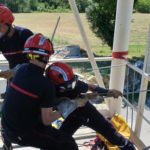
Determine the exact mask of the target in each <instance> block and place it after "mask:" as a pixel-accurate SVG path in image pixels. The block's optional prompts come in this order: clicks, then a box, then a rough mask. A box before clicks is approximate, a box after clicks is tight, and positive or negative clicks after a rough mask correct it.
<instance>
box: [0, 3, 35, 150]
mask: <svg viewBox="0 0 150 150" xmlns="http://www.w3.org/2000/svg"><path fill="white" fill-rule="evenodd" d="M14 19H15V18H14V16H13V14H12V12H11V10H10V9H9V8H7V7H6V6H5V5H3V4H0V52H1V53H2V54H3V55H4V57H5V58H6V60H7V61H8V64H9V70H5V71H1V72H0V77H2V78H5V79H8V81H10V80H9V79H11V78H12V77H13V76H14V72H15V70H16V69H17V68H18V67H19V65H20V64H23V63H27V62H28V59H27V57H26V54H24V53H23V49H24V44H25V41H26V40H27V38H28V37H30V36H31V35H33V33H32V32H31V31H30V30H29V29H26V28H22V27H18V26H13V25H12V23H13V22H14ZM8 83H9V82H8ZM4 96H5V93H3V94H1V97H2V98H4ZM2 135H3V134H2ZM3 142H4V146H3V147H4V149H11V144H10V143H9V142H8V141H7V139H4V138H3Z"/></svg>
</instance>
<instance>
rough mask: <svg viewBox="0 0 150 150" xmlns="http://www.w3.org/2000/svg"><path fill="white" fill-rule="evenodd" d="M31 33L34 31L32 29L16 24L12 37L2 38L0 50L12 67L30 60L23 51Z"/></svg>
mask: <svg viewBox="0 0 150 150" xmlns="http://www.w3.org/2000/svg"><path fill="white" fill-rule="evenodd" d="M31 35H33V33H32V32H31V31H30V30H28V29H26V28H21V27H17V26H16V27H15V32H14V34H13V36H12V37H8V36H4V37H2V38H0V51H1V52H2V54H3V55H4V57H5V58H6V59H7V61H8V62H9V67H10V68H13V67H15V66H16V65H18V64H22V63H27V62H28V59H27V57H26V54H23V53H22V51H23V49H24V44H25V42H26V40H27V39H28V37H30V36H31Z"/></svg>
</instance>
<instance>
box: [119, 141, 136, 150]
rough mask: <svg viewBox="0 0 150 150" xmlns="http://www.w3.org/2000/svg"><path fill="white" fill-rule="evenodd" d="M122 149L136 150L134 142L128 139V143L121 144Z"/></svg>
mask: <svg viewBox="0 0 150 150" xmlns="http://www.w3.org/2000/svg"><path fill="white" fill-rule="evenodd" d="M119 148H120V149H121V150H136V148H135V146H134V144H132V143H131V142H130V141H126V144H125V145H124V146H119Z"/></svg>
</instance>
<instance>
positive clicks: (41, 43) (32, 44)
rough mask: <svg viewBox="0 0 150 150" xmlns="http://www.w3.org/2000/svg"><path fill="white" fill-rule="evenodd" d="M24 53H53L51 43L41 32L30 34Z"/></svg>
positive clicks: (43, 54)
mask: <svg viewBox="0 0 150 150" xmlns="http://www.w3.org/2000/svg"><path fill="white" fill-rule="evenodd" d="M24 53H28V54H38V55H42V56H51V55H52V54H53V53H54V50H53V44H52V43H51V41H50V40H49V39H46V38H45V37H44V36H43V35H42V34H41V33H37V34H35V35H32V36H30V37H29V38H28V39H27V41H26V43H25V45H24Z"/></svg>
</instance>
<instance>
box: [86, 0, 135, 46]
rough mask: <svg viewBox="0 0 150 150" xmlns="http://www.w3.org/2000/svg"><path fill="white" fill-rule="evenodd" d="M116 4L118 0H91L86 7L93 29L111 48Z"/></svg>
mask: <svg viewBox="0 0 150 150" xmlns="http://www.w3.org/2000/svg"><path fill="white" fill-rule="evenodd" d="M135 2H137V0H136V1H135ZM116 4H117V0H91V3H90V5H89V6H88V7H87V9H86V16H87V19H88V21H89V24H90V27H91V29H92V31H93V32H94V33H95V34H96V36H97V37H99V38H101V39H102V40H103V42H104V43H106V44H108V46H110V47H111V48H112V46H113V37H114V27H115V16H116Z"/></svg>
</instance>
